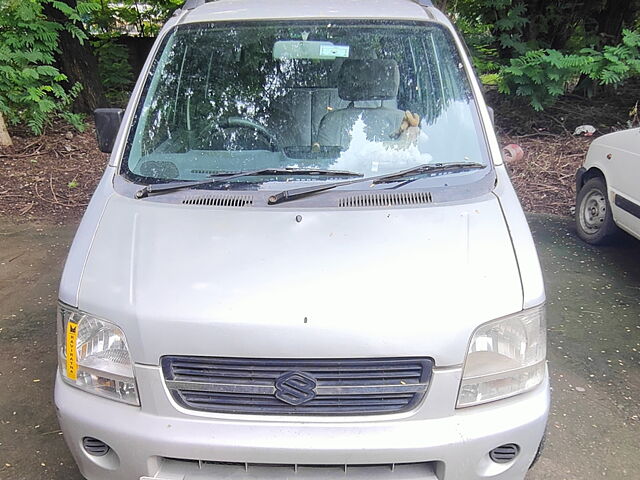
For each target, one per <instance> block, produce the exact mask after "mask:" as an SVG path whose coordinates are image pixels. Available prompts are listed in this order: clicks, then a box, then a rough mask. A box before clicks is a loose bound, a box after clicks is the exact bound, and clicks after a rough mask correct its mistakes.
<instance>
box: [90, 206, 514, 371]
mask: <svg viewBox="0 0 640 480" xmlns="http://www.w3.org/2000/svg"><path fill="white" fill-rule="evenodd" d="M522 301H523V293H522V286H521V282H520V276H519V272H518V265H517V262H516V259H515V256H514V251H513V246H512V243H511V240H510V236H509V231H508V228H507V225H506V224H505V220H504V217H503V214H502V211H501V208H500V205H499V202H498V201H497V199H496V197H495V196H494V195H492V194H487V195H485V196H483V197H482V198H479V199H476V200H474V201H473V202H470V203H464V204H450V205H436V204H433V205H429V206H426V207H423V208H388V209H385V208H378V209H347V208H344V209H331V210H326V209H325V210H310V209H304V210H300V211H297V210H295V209H294V208H288V207H287V208H279V207H278V208H272V209H269V208H254V207H249V208H246V207H245V208H219V207H211V206H197V205H195V206H194V205H171V204H167V203H160V202H157V201H154V200H152V199H148V200H132V199H128V198H125V197H122V196H119V195H113V196H112V197H110V199H109V200H108V203H107V205H106V206H105V209H104V213H103V216H102V219H101V221H100V223H99V225H98V228H97V230H96V232H95V236H94V239H93V242H92V246H91V248H90V251H89V254H88V257H87V260H86V264H85V267H84V271H83V274H82V279H81V283H80V289H79V296H78V307H79V308H80V309H82V310H84V311H87V312H90V313H92V314H94V315H96V316H98V317H102V318H104V319H106V320H109V321H111V322H113V323H115V324H117V325H119V326H120V327H121V328H122V329H123V331H124V332H125V334H126V337H127V341H128V343H129V348H130V350H131V354H132V357H133V359H134V361H135V362H137V363H142V364H149V365H158V363H159V358H160V357H161V356H162V355H168V354H176V355H210V356H232V357H265V358H298V357H306V358H326V357H334V358H345V357H361V358H366V357H399V356H403V357H404V356H429V357H432V358H433V359H434V360H435V362H436V365H438V366H452V365H460V364H461V363H462V362H463V361H464V356H465V353H466V349H467V346H468V342H469V338H470V335H471V334H472V332H473V330H474V329H475V328H477V327H478V325H480V324H481V323H483V322H486V321H489V320H492V319H495V318H498V317H501V316H504V315H507V314H510V313H513V312H516V311H519V310H520V309H521V308H522Z"/></svg>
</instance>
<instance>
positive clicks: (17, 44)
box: [0, 0, 91, 135]
mask: <svg viewBox="0 0 640 480" xmlns="http://www.w3.org/2000/svg"><path fill="white" fill-rule="evenodd" d="M45 3H49V0H4V1H2V2H1V4H0V111H1V112H2V113H3V114H4V116H5V117H6V118H7V120H8V122H9V123H10V124H12V125H16V124H24V125H26V126H27V127H28V128H29V129H30V130H31V131H32V132H33V133H34V134H36V135H39V134H41V133H42V132H43V130H44V128H45V127H46V125H48V124H49V123H50V122H51V120H53V119H54V118H62V119H64V120H66V121H67V122H69V123H71V124H72V125H74V126H75V127H76V128H78V129H82V128H83V126H84V125H83V122H82V117H81V116H79V115H76V114H73V113H71V111H70V107H71V104H72V102H73V99H74V98H75V97H76V96H77V95H78V93H79V92H80V90H81V89H82V86H81V85H80V84H74V85H66V79H67V77H66V76H65V75H64V74H62V73H60V71H59V70H58V69H57V68H56V66H55V60H54V54H55V53H56V51H57V48H58V34H59V32H60V31H61V30H62V29H65V30H67V31H68V32H69V33H71V35H73V36H75V37H76V38H78V39H79V40H84V38H85V36H84V33H83V32H82V30H81V29H80V28H78V26H77V25H76V24H75V23H74V22H76V21H78V20H79V19H80V17H79V14H81V13H82V12H83V11H87V10H88V9H90V8H91V7H90V6H89V7H87V6H86V4H84V3H82V2H79V3H78V7H77V8H76V9H73V8H71V7H69V6H68V5H67V4H65V3H62V2H58V1H51V2H50V3H51V5H53V7H55V8H57V9H58V10H60V11H61V12H63V13H64V14H65V16H66V17H67V18H68V19H69V22H68V23H66V24H65V25H62V24H60V23H56V22H53V21H50V20H48V19H47V18H46V17H45V15H44V14H43V6H44V4H45Z"/></svg>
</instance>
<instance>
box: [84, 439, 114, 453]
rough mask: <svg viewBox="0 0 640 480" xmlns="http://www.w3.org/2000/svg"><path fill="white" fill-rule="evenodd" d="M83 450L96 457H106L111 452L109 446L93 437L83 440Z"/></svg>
mask: <svg viewBox="0 0 640 480" xmlns="http://www.w3.org/2000/svg"><path fill="white" fill-rule="evenodd" d="M82 448H84V450H85V451H86V452H87V453H88V454H89V455H92V456H94V457H104V456H105V455H106V454H107V453H109V450H111V448H109V445H107V444H106V443H104V442H103V441H102V440H98V439H97V438H93V437H84V438H83V439H82Z"/></svg>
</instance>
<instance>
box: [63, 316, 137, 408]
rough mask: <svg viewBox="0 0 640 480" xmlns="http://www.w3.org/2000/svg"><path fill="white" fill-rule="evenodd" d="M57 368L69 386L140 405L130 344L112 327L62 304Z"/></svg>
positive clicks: (120, 332) (120, 331) (112, 325)
mask: <svg viewBox="0 0 640 480" xmlns="http://www.w3.org/2000/svg"><path fill="white" fill-rule="evenodd" d="M58 364H59V367H60V373H61V375H62V379H63V380H64V381H65V382H67V383H68V384H70V385H73V386H74V387H77V388H80V389H82V390H85V391H87V392H90V393H93V394H95V395H100V396H101V397H107V398H111V399H113V400H119V401H121V402H125V403H129V404H131V405H140V400H139V398H138V389H137V387H136V379H135V375H134V372H133V363H132V361H131V356H130V355H129V348H128V346H127V340H126V338H125V336H124V333H123V332H122V330H121V329H120V328H119V327H117V326H116V325H114V324H113V323H111V322H107V321H106V320H102V319H100V318H96V317H94V316H93V315H90V314H88V313H85V312H82V311H80V310H77V309H75V308H71V307H69V306H67V305H64V304H59V305H58Z"/></svg>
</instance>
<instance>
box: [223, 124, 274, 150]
mask: <svg viewBox="0 0 640 480" xmlns="http://www.w3.org/2000/svg"><path fill="white" fill-rule="evenodd" d="M218 126H219V127H220V128H248V129H250V130H253V131H255V132H256V133H258V134H260V135H261V136H262V137H264V138H265V139H266V140H267V143H268V144H269V147H270V149H271V151H272V152H278V151H280V148H279V147H278V141H277V140H276V137H275V136H274V135H273V134H272V133H271V132H269V130H267V129H266V128H265V127H264V126H262V125H260V124H259V123H257V122H255V121H253V120H251V119H249V118H242V117H227V118H223V119H222V120H221V121H220V123H219V124H218Z"/></svg>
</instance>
